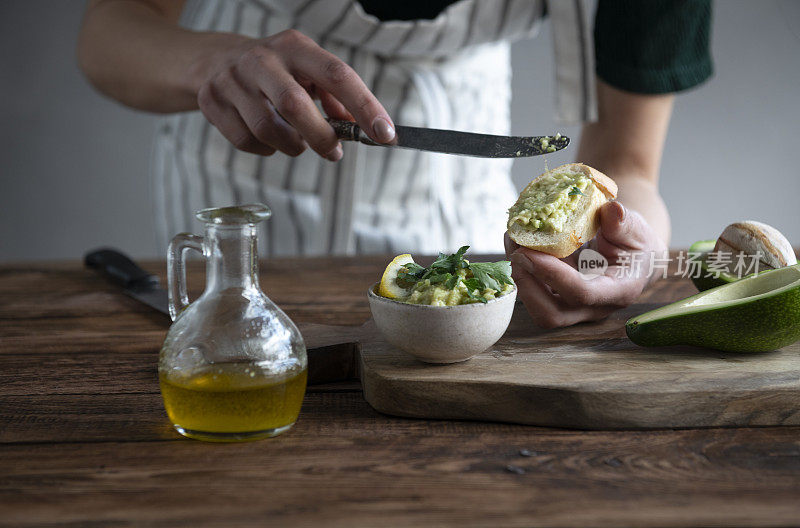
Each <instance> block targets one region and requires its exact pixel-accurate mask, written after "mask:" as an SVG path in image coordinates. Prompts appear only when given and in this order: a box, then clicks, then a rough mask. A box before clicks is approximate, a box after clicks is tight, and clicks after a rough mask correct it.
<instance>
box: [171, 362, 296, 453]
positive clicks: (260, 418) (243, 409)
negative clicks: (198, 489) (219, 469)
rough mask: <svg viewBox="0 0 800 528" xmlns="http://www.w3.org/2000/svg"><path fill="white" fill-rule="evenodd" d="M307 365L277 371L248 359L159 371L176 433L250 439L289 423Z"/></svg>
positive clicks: (216, 438) (278, 430)
mask: <svg viewBox="0 0 800 528" xmlns="http://www.w3.org/2000/svg"><path fill="white" fill-rule="evenodd" d="M306 373H307V371H306V369H302V370H301V371H297V370H293V371H290V372H288V373H284V374H282V375H277V376H276V375H274V374H269V373H265V372H263V371H261V369H259V368H258V367H257V366H254V365H253V364H249V363H226V364H211V365H208V367H207V368H206V369H204V370H202V371H201V372H197V373H193V374H191V375H188V376H184V375H181V374H177V375H176V374H172V375H170V373H169V372H161V373H160V374H159V378H160V383H161V395H162V397H163V399H164V407H165V408H166V410H167V414H168V415H169V418H170V420H172V423H173V424H174V426H175V429H177V430H178V432H180V433H181V434H183V435H185V436H189V437H192V438H198V439H201V440H212V441H223V442H224V441H241V440H255V439H258V438H265V437H269V436H275V435H277V434H280V433H281V432H283V431H285V430H286V429H288V428H289V427H291V426H292V425H293V424H294V422H295V421H296V420H297V416H298V414H299V413H300V406H301V405H302V403H303V395H304V394H305V389H306Z"/></svg>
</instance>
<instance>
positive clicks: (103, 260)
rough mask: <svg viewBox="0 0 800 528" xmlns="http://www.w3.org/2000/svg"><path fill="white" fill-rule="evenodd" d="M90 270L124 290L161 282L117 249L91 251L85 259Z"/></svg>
mask: <svg viewBox="0 0 800 528" xmlns="http://www.w3.org/2000/svg"><path fill="white" fill-rule="evenodd" d="M83 263H84V264H85V265H86V267H88V268H93V269H96V270H98V271H100V272H102V273H103V274H104V275H106V276H107V277H108V278H109V279H110V280H111V281H112V282H114V283H116V284H119V285H120V286H122V287H124V288H131V287H132V286H144V285H152V286H158V285H159V280H158V277H156V276H155V275H150V274H149V273H147V272H146V271H145V270H143V269H142V268H140V267H139V266H138V265H137V264H136V263H135V262H134V261H132V260H131V259H130V258H128V256H127V255H125V254H123V253H120V252H119V251H117V250H115V249H110V248H102V249H96V250H94V251H90V252H89V253H87V254H86V255H84V257H83Z"/></svg>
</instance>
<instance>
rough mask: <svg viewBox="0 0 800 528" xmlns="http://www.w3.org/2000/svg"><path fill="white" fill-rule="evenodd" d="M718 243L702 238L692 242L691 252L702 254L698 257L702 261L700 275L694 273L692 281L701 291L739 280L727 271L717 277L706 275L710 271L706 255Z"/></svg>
mask: <svg viewBox="0 0 800 528" xmlns="http://www.w3.org/2000/svg"><path fill="white" fill-rule="evenodd" d="M716 243H717V241H716V240H700V241H698V242H695V243H694V244H692V246H691V247H690V248H689V253H700V254H701V255H700V257H699V259H698V260H699V261H700V273H699V276H695V275H698V274H693V275H692V276H691V279H692V282H693V283H694V285H695V286H696V287H697V289H698V290H699V291H705V290H710V289H711V288H716V287H717V286H722V285H724V284H730V283H731V282H736V281H737V280H739V278H738V277H737V276H736V275H733V274H732V273H726V272H722V273H720V274H719V275H718V276H716V277H714V276H713V275H712V276H709V277H707V276H706V275H707V274H708V273H709V271H708V264H707V263H706V255H707V254H708V253H710V252H711V251H714V245H715V244H716Z"/></svg>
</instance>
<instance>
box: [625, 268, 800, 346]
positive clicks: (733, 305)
mask: <svg viewBox="0 0 800 528" xmlns="http://www.w3.org/2000/svg"><path fill="white" fill-rule="evenodd" d="M625 331H626V332H627V334H628V337H629V338H630V339H631V341H633V342H634V343H636V344H637V345H641V346H665V345H694V346H702V347H708V348H715V349H717V350H726V351H731V352H763V351H768V350H775V349H778V348H781V347H784V346H786V345H789V344H791V343H794V342H795V341H797V340H798V339H800V264H795V265H794V266H788V267H785V268H780V269H776V270H769V271H764V272H761V273H759V274H757V275H752V276H750V277H746V278H744V279H741V280H738V281H736V282H734V283H732V284H726V285H724V286H718V287H716V288H712V289H710V290H706V291H704V292H701V293H698V294H696V295H693V296H691V297H687V298H686V299H683V300H682V301H678V302H676V303H673V304H668V305H666V306H662V307H661V308H658V309H656V310H652V311H650V312H647V313H644V314H642V315H639V316H637V317H633V318H631V319H629V320H628V322H627V323H625Z"/></svg>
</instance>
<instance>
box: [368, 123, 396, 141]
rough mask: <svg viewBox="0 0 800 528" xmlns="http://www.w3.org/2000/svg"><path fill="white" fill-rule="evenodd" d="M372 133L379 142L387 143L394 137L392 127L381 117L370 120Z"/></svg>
mask: <svg viewBox="0 0 800 528" xmlns="http://www.w3.org/2000/svg"><path fill="white" fill-rule="evenodd" d="M372 133H373V134H375V139H377V140H378V141H380V142H381V143H388V142H390V141H391V140H393V139H394V127H392V125H391V124H390V123H389V121H387V120H386V119H385V118H383V117H376V118H375V121H373V122H372Z"/></svg>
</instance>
